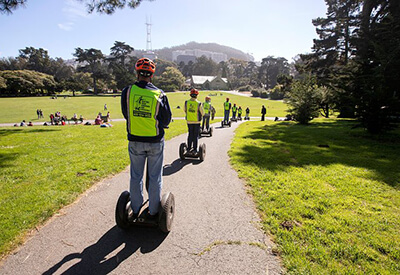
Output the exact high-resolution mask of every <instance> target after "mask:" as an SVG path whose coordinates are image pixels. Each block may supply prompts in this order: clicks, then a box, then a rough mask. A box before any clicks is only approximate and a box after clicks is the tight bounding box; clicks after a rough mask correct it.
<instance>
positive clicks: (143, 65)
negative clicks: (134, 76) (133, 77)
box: [135, 58, 156, 76]
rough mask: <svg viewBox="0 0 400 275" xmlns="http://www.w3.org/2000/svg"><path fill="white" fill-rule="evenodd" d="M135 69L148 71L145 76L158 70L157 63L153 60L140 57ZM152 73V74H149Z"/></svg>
mask: <svg viewBox="0 0 400 275" xmlns="http://www.w3.org/2000/svg"><path fill="white" fill-rule="evenodd" d="M135 70H136V71H137V72H139V73H140V72H147V74H146V75H145V76H150V75H153V74H154V72H155V71H156V64H154V62H153V60H151V59H148V58H140V59H139V60H138V61H137V62H136V65H135ZM149 73H150V75H149ZM142 75H144V74H142Z"/></svg>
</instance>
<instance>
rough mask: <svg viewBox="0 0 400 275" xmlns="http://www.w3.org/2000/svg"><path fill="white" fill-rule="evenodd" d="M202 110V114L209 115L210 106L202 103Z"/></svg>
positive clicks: (207, 103)
mask: <svg viewBox="0 0 400 275" xmlns="http://www.w3.org/2000/svg"><path fill="white" fill-rule="evenodd" d="M203 108H204V114H210V110H211V104H210V103H209V102H207V101H206V102H204V103H203Z"/></svg>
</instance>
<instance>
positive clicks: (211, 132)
mask: <svg viewBox="0 0 400 275" xmlns="http://www.w3.org/2000/svg"><path fill="white" fill-rule="evenodd" d="M213 131H214V129H213V127H210V137H212V134H213Z"/></svg>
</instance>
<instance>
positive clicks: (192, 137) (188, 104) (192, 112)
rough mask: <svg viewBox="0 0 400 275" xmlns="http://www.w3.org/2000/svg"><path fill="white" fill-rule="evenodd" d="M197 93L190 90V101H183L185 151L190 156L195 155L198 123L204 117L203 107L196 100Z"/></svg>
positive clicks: (198, 130)
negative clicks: (186, 137) (186, 129)
mask: <svg viewBox="0 0 400 275" xmlns="http://www.w3.org/2000/svg"><path fill="white" fill-rule="evenodd" d="M198 95H199V91H198V90H196V89H191V90H190V99H189V100H186V101H185V109H184V110H185V113H186V121H187V124H188V132H189V134H188V140H187V151H188V152H190V153H191V154H197V144H198V141H199V134H200V122H201V119H202V116H203V115H204V109H203V105H202V104H201V102H200V101H198V100H197V96H198Z"/></svg>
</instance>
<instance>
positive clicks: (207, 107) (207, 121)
mask: <svg viewBox="0 0 400 275" xmlns="http://www.w3.org/2000/svg"><path fill="white" fill-rule="evenodd" d="M203 109H204V116H203V123H202V125H201V128H200V135H209V136H210V137H211V136H212V133H213V127H212V126H211V127H210V115H211V110H212V106H211V97H209V96H206V99H205V102H204V103H203ZM204 126H205V130H204Z"/></svg>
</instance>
